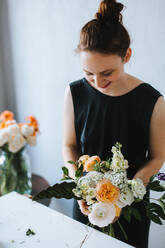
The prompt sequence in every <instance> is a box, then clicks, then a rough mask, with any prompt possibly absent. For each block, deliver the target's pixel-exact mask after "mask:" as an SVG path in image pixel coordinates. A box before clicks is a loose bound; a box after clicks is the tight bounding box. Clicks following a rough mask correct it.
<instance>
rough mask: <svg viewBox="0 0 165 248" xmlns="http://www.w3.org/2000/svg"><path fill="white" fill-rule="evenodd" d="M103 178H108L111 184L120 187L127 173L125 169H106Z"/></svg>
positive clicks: (124, 181)
mask: <svg viewBox="0 0 165 248" xmlns="http://www.w3.org/2000/svg"><path fill="white" fill-rule="evenodd" d="M104 178H107V179H109V180H110V181H111V183H112V184H113V185H115V186H116V187H118V188H120V189H122V188H123V187H124V186H125V184H126V182H127V173H126V171H120V172H115V171H108V172H105V174H104Z"/></svg>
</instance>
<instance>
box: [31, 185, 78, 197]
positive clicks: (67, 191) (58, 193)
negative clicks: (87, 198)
mask: <svg viewBox="0 0 165 248" xmlns="http://www.w3.org/2000/svg"><path fill="white" fill-rule="evenodd" d="M75 187H76V184H75V183H74V182H70V183H69V182H63V183H60V184H58V183H56V184H55V185H53V186H51V187H48V188H47V189H46V190H42V191H41V192H40V193H38V194H37V195H35V196H33V198H32V200H33V201H37V200H41V199H45V198H52V197H55V198H57V199H61V198H65V199H72V198H76V199H77V197H75V195H74V193H73V191H72V190H73V189H74V188H75Z"/></svg>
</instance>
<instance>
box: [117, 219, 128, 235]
mask: <svg viewBox="0 0 165 248" xmlns="http://www.w3.org/2000/svg"><path fill="white" fill-rule="evenodd" d="M117 223H118V225H119V227H120V229H121V231H122V233H123V235H124V238H125V239H126V240H128V237H127V234H126V232H125V231H124V229H123V227H122V225H121V224H120V222H119V220H118V221H117Z"/></svg>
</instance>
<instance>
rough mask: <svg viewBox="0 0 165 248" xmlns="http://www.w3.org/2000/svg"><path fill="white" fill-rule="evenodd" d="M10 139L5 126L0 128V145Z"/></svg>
mask: <svg viewBox="0 0 165 248" xmlns="http://www.w3.org/2000/svg"><path fill="white" fill-rule="evenodd" d="M9 139H10V135H9V132H8V130H7V128H4V129H1V130H0V146H3V145H4V144H5V143H7V142H8V141H9Z"/></svg>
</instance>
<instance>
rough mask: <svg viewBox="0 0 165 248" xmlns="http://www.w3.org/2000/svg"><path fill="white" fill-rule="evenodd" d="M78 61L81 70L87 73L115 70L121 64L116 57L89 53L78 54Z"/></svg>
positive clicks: (119, 59)
mask: <svg viewBox="0 0 165 248" xmlns="http://www.w3.org/2000/svg"><path fill="white" fill-rule="evenodd" d="M80 60H81V64H82V67H83V69H84V70H87V71H89V72H101V71H105V70H109V69H116V68H117V67H119V66H120V65H121V63H122V59H121V57H120V56H118V55H114V54H103V53H98V52H89V51H82V52H80Z"/></svg>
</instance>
